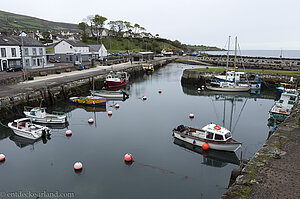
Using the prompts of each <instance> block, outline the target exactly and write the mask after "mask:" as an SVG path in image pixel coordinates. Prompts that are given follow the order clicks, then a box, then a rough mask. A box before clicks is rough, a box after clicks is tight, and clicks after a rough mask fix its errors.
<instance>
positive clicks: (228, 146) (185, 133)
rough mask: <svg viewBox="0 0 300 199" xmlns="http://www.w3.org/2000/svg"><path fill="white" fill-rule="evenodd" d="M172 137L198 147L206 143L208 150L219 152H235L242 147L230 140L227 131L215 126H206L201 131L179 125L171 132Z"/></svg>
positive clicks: (230, 137)
mask: <svg viewBox="0 0 300 199" xmlns="http://www.w3.org/2000/svg"><path fill="white" fill-rule="evenodd" d="M173 136H174V137H175V138H177V139H180V140H182V141H185V142H187V143H190V144H193V145H196V146H200V147H202V145H203V144H204V143H207V144H208V145H209V148H210V149H215V150H221V151H232V152H235V151H236V150H238V149H239V148H240V147H241V145H242V144H241V143H240V142H238V141H236V140H234V139H233V138H232V136H231V133H230V131H229V130H227V129H226V128H224V127H220V126H218V125H216V124H208V125H206V126H204V127H203V128H202V129H196V128H192V127H186V126H183V125H180V126H178V127H177V128H176V129H174V130H173Z"/></svg>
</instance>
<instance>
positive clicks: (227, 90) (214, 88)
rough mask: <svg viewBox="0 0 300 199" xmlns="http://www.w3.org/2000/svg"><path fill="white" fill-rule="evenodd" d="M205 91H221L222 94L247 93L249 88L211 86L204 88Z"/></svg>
mask: <svg viewBox="0 0 300 199" xmlns="http://www.w3.org/2000/svg"><path fill="white" fill-rule="evenodd" d="M206 88H207V89H209V90H212V91H223V92H247V91H249V90H250V86H247V87H246V86H245V87H244V86H242V87H235V88H220V87H213V86H206Z"/></svg>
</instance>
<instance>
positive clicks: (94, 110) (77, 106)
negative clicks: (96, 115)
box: [70, 104, 106, 112]
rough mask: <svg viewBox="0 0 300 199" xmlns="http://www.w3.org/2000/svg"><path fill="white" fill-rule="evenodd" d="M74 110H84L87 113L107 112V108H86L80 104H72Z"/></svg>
mask: <svg viewBox="0 0 300 199" xmlns="http://www.w3.org/2000/svg"><path fill="white" fill-rule="evenodd" d="M70 106H72V107H73V108H74V109H76V108H79V109H84V110H85V111H86V112H106V106H105V105H104V106H84V105H79V104H70Z"/></svg>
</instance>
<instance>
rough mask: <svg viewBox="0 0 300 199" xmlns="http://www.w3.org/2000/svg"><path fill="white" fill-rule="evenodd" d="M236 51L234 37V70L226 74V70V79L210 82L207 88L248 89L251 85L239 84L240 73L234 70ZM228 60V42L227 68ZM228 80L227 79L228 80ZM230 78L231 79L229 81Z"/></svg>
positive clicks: (230, 90) (217, 89) (222, 89)
mask: <svg viewBox="0 0 300 199" xmlns="http://www.w3.org/2000/svg"><path fill="white" fill-rule="evenodd" d="M229 43H230V36H229ZM236 52H237V37H235V57H234V70H233V72H232V74H227V71H226V79H225V80H226V81H215V82H211V83H210V84H209V85H207V86H206V88H207V89H209V90H213V91H226V92H245V91H249V90H250V89H251V87H250V86H249V84H240V83H239V78H238V77H239V76H238V77H237V74H239V75H240V73H238V72H236V71H235V69H236V56H237V55H236ZM228 62H229V44H228V52H227V68H228ZM228 80H229V81H228ZM230 80H231V81H230Z"/></svg>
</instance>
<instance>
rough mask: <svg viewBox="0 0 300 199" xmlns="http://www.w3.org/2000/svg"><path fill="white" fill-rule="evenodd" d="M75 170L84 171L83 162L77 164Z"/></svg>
mask: <svg viewBox="0 0 300 199" xmlns="http://www.w3.org/2000/svg"><path fill="white" fill-rule="evenodd" d="M74 169H75V170H81V169H82V163H81V162H75V164H74Z"/></svg>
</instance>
